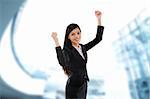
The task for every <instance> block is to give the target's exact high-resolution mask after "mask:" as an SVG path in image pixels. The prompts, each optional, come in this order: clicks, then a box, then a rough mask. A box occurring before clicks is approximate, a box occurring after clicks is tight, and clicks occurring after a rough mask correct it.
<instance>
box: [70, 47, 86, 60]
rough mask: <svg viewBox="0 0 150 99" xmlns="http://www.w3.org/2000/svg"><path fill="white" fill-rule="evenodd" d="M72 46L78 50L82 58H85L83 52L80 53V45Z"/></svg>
mask: <svg viewBox="0 0 150 99" xmlns="http://www.w3.org/2000/svg"><path fill="white" fill-rule="evenodd" d="M73 47H74V48H75V49H76V50H77V51H78V52H79V54H80V55H81V56H82V58H83V59H85V57H84V55H83V53H82V48H81V46H80V45H79V47H76V46H73Z"/></svg>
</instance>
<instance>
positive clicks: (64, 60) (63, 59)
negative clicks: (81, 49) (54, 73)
mask: <svg viewBox="0 0 150 99" xmlns="http://www.w3.org/2000/svg"><path fill="white" fill-rule="evenodd" d="M56 54H57V59H58V62H59V64H60V65H61V66H62V67H63V68H66V67H67V68H68V67H69V62H70V59H69V56H68V54H67V53H66V52H65V50H62V49H61V47H60V46H59V47H56Z"/></svg>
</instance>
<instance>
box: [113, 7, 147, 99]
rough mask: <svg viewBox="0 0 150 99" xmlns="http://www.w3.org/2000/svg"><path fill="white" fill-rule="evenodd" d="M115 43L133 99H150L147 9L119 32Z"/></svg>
mask: <svg viewBox="0 0 150 99" xmlns="http://www.w3.org/2000/svg"><path fill="white" fill-rule="evenodd" d="M119 37H120V38H119V39H118V40H117V41H115V43H114V45H115V52H116V55H117V57H118V61H119V62H120V63H121V65H123V66H124V68H125V70H126V74H127V76H128V83H129V88H130V94H131V97H132V99H150V13H149V10H148V9H145V10H144V11H143V12H142V13H140V14H139V15H138V16H137V17H136V18H135V19H134V20H132V21H131V22H130V23H129V24H127V25H126V26H125V27H124V28H123V29H121V30H120V31H119Z"/></svg>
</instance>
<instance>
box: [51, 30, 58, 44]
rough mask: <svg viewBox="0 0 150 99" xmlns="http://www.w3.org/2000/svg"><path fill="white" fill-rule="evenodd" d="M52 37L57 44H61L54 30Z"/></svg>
mask: <svg viewBox="0 0 150 99" xmlns="http://www.w3.org/2000/svg"><path fill="white" fill-rule="evenodd" d="M51 37H52V38H53V40H54V41H55V44H56V46H59V42H58V38H57V32H52V34H51Z"/></svg>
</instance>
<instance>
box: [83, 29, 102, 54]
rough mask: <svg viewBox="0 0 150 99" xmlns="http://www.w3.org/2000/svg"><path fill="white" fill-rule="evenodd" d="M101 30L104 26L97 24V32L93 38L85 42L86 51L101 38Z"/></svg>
mask: <svg viewBox="0 0 150 99" xmlns="http://www.w3.org/2000/svg"><path fill="white" fill-rule="evenodd" d="M103 31H104V26H97V34H96V37H95V39H94V40H92V41H90V42H89V43H87V44H85V48H86V51H88V50H89V49H91V48H92V47H94V46H95V45H96V44H98V43H99V42H100V41H101V40H102V36H103Z"/></svg>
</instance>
